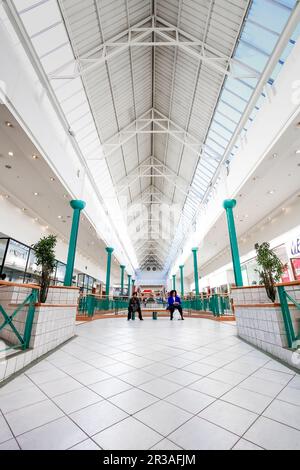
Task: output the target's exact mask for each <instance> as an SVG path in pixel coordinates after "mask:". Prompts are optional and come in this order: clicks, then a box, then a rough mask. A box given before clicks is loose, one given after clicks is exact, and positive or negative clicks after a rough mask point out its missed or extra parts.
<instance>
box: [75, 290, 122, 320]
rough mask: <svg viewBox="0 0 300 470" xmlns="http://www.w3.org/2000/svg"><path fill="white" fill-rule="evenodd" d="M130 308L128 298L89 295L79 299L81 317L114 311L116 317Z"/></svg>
mask: <svg viewBox="0 0 300 470" xmlns="http://www.w3.org/2000/svg"><path fill="white" fill-rule="evenodd" d="M127 308H128V299H127V298H111V297H99V296H97V295H94V294H88V295H86V296H85V297H81V298H80V299H79V306H78V310H79V313H80V315H84V316H88V317H93V316H94V315H95V314H97V312H98V313H105V312H109V311H112V312H114V313H115V314H116V315H117V314H118V313H119V312H120V311H122V310H126V309H127Z"/></svg>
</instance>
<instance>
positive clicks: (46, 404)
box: [6, 400, 64, 436]
mask: <svg viewBox="0 0 300 470" xmlns="http://www.w3.org/2000/svg"><path fill="white" fill-rule="evenodd" d="M62 416H64V414H63V412H62V411H61V410H60V409H59V408H57V406H56V405H54V403H52V402H51V401H50V400H46V401H42V402H40V403H36V404H34V405H30V406H26V407H25V408H21V409H20V410H17V411H12V412H11V413H8V414H7V415H6V419H7V422H8V423H9V425H10V427H11V429H12V431H13V433H14V435H15V436H19V435H20V434H23V433H25V432H28V431H31V430H32V429H35V428H37V427H39V426H43V425H44V424H47V423H49V422H50V421H55V420H57V419H58V418H61V417H62Z"/></svg>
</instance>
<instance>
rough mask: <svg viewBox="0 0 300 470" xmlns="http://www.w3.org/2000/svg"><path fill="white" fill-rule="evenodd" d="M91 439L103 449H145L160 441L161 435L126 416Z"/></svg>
mask: <svg viewBox="0 0 300 470" xmlns="http://www.w3.org/2000/svg"><path fill="white" fill-rule="evenodd" d="M93 439H94V440H95V441H96V442H97V444H99V446H100V447H102V449H104V450H116V449H117V450H147V449H150V448H151V447H153V446H154V445H155V444H157V443H158V442H160V441H161V439H162V436H161V435H160V434H158V433H157V432H155V431H152V429H150V428H149V427H148V426H145V425H144V424H142V423H140V422H139V421H137V420H136V419H134V418H127V419H125V420H124V421H121V422H120V423H118V424H116V425H114V426H112V427H110V428H109V429H106V430H105V431H102V432H100V433H99V434H97V435H96V436H94V437H93Z"/></svg>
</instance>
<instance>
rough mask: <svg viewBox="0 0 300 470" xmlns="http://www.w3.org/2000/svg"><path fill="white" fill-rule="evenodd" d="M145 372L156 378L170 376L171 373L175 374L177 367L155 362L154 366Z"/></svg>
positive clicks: (145, 369)
mask: <svg viewBox="0 0 300 470" xmlns="http://www.w3.org/2000/svg"><path fill="white" fill-rule="evenodd" d="M143 370H144V371H145V372H148V374H152V375H154V376H156V377H162V376H163V375H167V374H170V373H171V372H174V371H175V370H176V369H175V367H171V366H168V365H167V364H164V363H163V362H155V363H154V364H151V365H150V366H147V367H144V368H143Z"/></svg>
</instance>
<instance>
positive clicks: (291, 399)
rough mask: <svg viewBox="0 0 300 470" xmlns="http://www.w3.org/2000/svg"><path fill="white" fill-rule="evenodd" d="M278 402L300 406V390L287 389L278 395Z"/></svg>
mask: <svg viewBox="0 0 300 470" xmlns="http://www.w3.org/2000/svg"><path fill="white" fill-rule="evenodd" d="M277 398H278V400H282V401H286V402H288V403H292V404H293V405H296V406H300V389H297V388H292V387H290V384H289V386H288V387H286V388H285V389H284V390H282V392H281V393H280V394H279V395H278V397H277Z"/></svg>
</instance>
